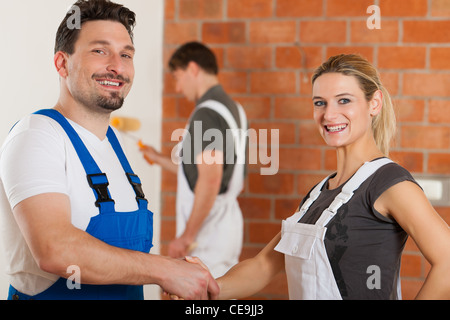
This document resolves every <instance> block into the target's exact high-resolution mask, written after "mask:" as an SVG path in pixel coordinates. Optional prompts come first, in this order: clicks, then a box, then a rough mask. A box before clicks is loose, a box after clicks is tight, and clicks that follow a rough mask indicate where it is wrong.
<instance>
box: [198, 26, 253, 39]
mask: <svg viewBox="0 0 450 320" xmlns="http://www.w3.org/2000/svg"><path fill="white" fill-rule="evenodd" d="M202 39H203V41H204V42H205V43H222V44H223V43H244V42H245V23H244V22H208V23H204V24H203V28H202Z"/></svg>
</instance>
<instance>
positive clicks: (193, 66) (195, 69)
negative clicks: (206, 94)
mask: <svg viewBox="0 0 450 320" xmlns="http://www.w3.org/2000/svg"><path fill="white" fill-rule="evenodd" d="M186 70H187V71H188V72H189V73H191V74H192V75H194V76H197V75H198V73H199V72H200V67H199V65H198V64H197V63H195V62H194V61H190V62H189V63H188V65H187V68H186Z"/></svg>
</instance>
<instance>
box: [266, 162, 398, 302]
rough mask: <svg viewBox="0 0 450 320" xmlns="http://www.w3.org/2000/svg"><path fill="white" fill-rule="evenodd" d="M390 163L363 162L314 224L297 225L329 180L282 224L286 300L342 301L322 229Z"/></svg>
mask: <svg viewBox="0 0 450 320" xmlns="http://www.w3.org/2000/svg"><path fill="white" fill-rule="evenodd" d="M390 162H392V161H391V160H389V159H387V158H382V159H378V160H375V161H372V162H366V163H365V164H364V165H363V166H362V167H361V168H360V169H359V170H358V171H357V172H356V173H355V174H354V175H353V177H352V178H351V179H350V180H349V181H348V182H347V183H346V184H345V185H344V187H343V188H342V191H341V192H340V193H339V194H338V195H337V196H336V198H335V199H334V200H333V202H332V203H331V204H330V206H329V207H328V208H327V209H325V210H324V211H323V213H322V215H321V216H320V218H319V219H318V220H317V222H316V224H304V223H298V221H299V220H300V219H301V218H302V217H303V215H304V214H305V213H306V212H307V211H308V209H309V207H310V206H311V205H312V204H313V202H314V201H315V200H316V199H317V198H318V197H319V195H320V192H321V189H322V187H323V185H324V184H325V182H326V181H327V179H328V177H327V178H325V179H324V180H322V181H321V182H320V183H319V184H318V185H317V186H316V187H315V188H314V189H313V190H312V191H311V193H310V196H309V198H308V199H307V200H306V201H305V202H304V204H303V205H302V207H301V208H300V210H299V211H298V212H296V213H295V214H294V215H293V216H292V217H290V218H288V219H286V220H284V221H283V223H282V230H281V240H280V242H279V243H278V245H277V246H276V247H275V250H276V251H279V252H281V253H284V255H285V268H286V275H287V280H288V290H289V298H290V299H296V300H341V299H342V297H341V294H340V292H339V288H338V286H337V284H336V280H335V278H334V275H333V270H332V269H331V265H330V261H329V259H328V256H327V251H326V249H325V243H324V239H325V233H326V231H327V228H326V227H325V226H326V225H327V224H328V222H330V220H331V219H332V218H333V217H334V215H335V214H336V213H337V211H338V209H339V208H340V207H341V206H342V205H343V204H345V203H347V202H348V201H349V200H350V199H351V197H352V196H353V192H354V191H355V190H356V189H358V187H359V186H360V185H361V184H362V183H363V182H364V181H365V180H366V179H367V178H368V177H370V176H371V175H372V174H373V173H374V172H375V171H377V170H378V169H379V168H380V167H382V166H384V165H385V164H388V163H390Z"/></svg>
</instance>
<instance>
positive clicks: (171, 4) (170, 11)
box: [164, 0, 175, 21]
mask: <svg viewBox="0 0 450 320" xmlns="http://www.w3.org/2000/svg"><path fill="white" fill-rule="evenodd" d="M164 18H165V20H166V21H167V20H173V19H174V18H175V0H166V1H164Z"/></svg>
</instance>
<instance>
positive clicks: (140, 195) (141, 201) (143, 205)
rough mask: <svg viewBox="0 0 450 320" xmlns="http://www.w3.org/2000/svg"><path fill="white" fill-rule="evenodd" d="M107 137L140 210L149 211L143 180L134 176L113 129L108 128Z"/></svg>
mask: <svg viewBox="0 0 450 320" xmlns="http://www.w3.org/2000/svg"><path fill="white" fill-rule="evenodd" d="M106 136H107V137H108V140H109V143H110V144H111V146H112V148H113V150H114V152H115V153H116V155H117V158H118V159H119V161H120V164H121V165H122V167H123V170H124V171H125V174H126V175H127V178H128V181H129V182H130V184H131V186H132V187H133V190H134V192H135V193H136V201H137V203H138V205H139V209H147V204H148V202H147V200H146V199H145V195H144V192H143V190H142V184H141V179H139V177H138V176H137V175H135V174H134V172H133V169H131V166H130V163H129V162H128V159H127V157H126V156H125V153H124V152H123V149H122V147H121V146H120V143H119V140H117V137H116V135H115V133H114V130H113V129H112V128H111V127H109V128H108V132H107V133H106Z"/></svg>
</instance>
